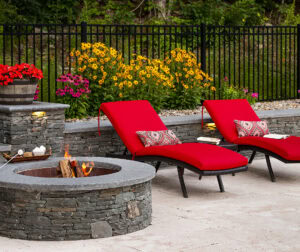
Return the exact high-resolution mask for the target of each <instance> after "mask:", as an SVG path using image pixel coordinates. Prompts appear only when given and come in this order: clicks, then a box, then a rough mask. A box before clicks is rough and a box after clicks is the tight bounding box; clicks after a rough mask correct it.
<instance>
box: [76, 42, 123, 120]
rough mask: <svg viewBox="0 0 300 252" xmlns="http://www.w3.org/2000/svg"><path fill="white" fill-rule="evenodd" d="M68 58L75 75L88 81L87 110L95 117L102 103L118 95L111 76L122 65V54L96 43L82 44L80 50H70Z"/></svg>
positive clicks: (112, 99)
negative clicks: (89, 91)
mask: <svg viewBox="0 0 300 252" xmlns="http://www.w3.org/2000/svg"><path fill="white" fill-rule="evenodd" d="M70 57H71V59H72V64H73V67H74V68H75V71H76V73H77V74H80V75H81V76H83V77H85V78H87V79H89V80H90V89H91V94H90V95H89V97H90V99H89V110H90V112H91V115H96V114H97V110H98V108H99V106H100V104H101V103H102V102H108V101H114V100H115V97H116V96H117V95H118V90H117V88H115V87H114V86H113V85H112V76H115V74H116V72H117V71H118V69H119V68H120V67H121V66H122V65H123V57H122V54H121V53H119V52H118V51H117V50H115V49H114V48H109V47H107V46H106V45H105V44H103V43H100V42H97V43H94V44H91V43H82V44H81V48H80V50H75V49H74V50H72V52H71V53H70Z"/></svg>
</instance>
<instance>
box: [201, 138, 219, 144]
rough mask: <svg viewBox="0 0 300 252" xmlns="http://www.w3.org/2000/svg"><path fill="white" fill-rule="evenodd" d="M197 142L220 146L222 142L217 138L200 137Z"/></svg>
mask: <svg viewBox="0 0 300 252" xmlns="http://www.w3.org/2000/svg"><path fill="white" fill-rule="evenodd" d="M197 141H199V142H209V143H213V144H216V145H218V144H219V143H220V142H221V139H219V138H215V137H198V138H197Z"/></svg>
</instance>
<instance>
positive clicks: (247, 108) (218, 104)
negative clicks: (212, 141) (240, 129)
mask: <svg viewBox="0 0 300 252" xmlns="http://www.w3.org/2000/svg"><path fill="white" fill-rule="evenodd" d="M203 105H204V106H205V108H206V110H207V111H208V113H209V114H210V116H211V118H212V120H213V121H214V122H215V124H216V127H217V128H218V130H219V131H220V133H221V134H222V135H223V137H224V138H225V139H226V141H228V142H234V141H235V140H236V139H237V138H238V134H237V130H236V127H235V124H234V120H242V121H260V119H259V117H258V116H257V115H256V113H255V112H254V110H253V109H252V107H251V105H250V104H249V102H248V101H247V100H246V99H235V100H206V101H205V102H204V104H203Z"/></svg>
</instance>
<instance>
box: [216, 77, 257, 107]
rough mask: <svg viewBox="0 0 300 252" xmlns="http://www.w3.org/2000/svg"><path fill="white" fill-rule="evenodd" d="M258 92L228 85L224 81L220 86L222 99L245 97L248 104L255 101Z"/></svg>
mask: <svg viewBox="0 0 300 252" xmlns="http://www.w3.org/2000/svg"><path fill="white" fill-rule="evenodd" d="M257 96H258V94H257V93H252V92H249V91H248V89H245V88H238V87H234V86H232V85H229V84H228V83H227V82H226V81H224V83H223V84H222V86H221V97H222V99H227V100H231V99H247V100H248V102H249V103H250V104H254V103H255V102H256V98H257Z"/></svg>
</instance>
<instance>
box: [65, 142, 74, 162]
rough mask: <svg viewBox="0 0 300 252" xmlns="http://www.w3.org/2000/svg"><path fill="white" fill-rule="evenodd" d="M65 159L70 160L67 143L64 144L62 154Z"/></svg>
mask: <svg viewBox="0 0 300 252" xmlns="http://www.w3.org/2000/svg"><path fill="white" fill-rule="evenodd" d="M64 158H65V159H68V160H71V158H72V156H71V155H70V154H69V145H66V146H65V155H64Z"/></svg>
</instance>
